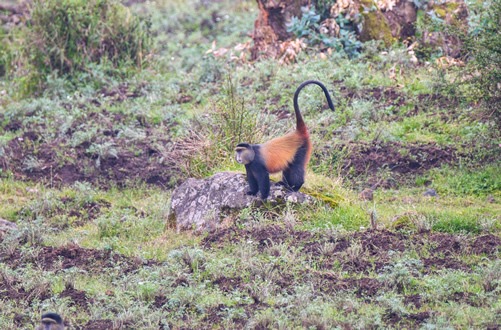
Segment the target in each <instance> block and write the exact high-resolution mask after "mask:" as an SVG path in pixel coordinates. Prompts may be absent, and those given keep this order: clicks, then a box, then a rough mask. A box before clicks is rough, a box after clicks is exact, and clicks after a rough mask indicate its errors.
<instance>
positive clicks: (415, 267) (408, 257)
mask: <svg viewBox="0 0 501 330" xmlns="http://www.w3.org/2000/svg"><path fill="white" fill-rule="evenodd" d="M131 13H136V14H138V15H140V16H151V22H152V26H151V29H152V33H153V34H152V48H153V50H152V55H151V58H148V66H147V67H144V68H143V69H142V70H134V69H131V68H130V67H128V66H127V65H125V64H120V65H119V67H118V68H116V70H115V71H113V72H111V71H110V67H109V66H107V65H105V64H102V63H101V64H89V66H88V70H85V72H81V73H79V74H78V75H77V76H75V77H72V79H66V78H65V77H63V76H56V75H49V76H48V77H47V80H46V82H45V88H44V89H43V92H41V93H40V94H39V95H35V94H32V95H30V96H28V97H25V98H23V99H20V98H19V97H18V96H19V94H18V93H19V89H20V88H21V87H22V85H23V83H26V84H28V81H26V82H23V81H17V83H16V84H14V83H13V81H12V80H11V77H5V76H4V77H0V92H1V91H5V93H3V92H2V93H0V165H1V166H3V167H5V168H7V169H6V170H2V171H1V172H0V218H2V219H5V220H8V221H12V222H15V223H16V224H17V226H18V227H19V228H18V230H17V231H12V232H6V233H5V235H4V234H3V233H2V235H1V236H0V309H1V310H2V313H1V314H0V328H2V329H4V328H5V329H12V328H16V327H20V328H23V329H33V328H34V324H36V322H37V320H38V319H39V316H40V314H41V313H42V312H45V311H48V310H51V311H56V312H59V313H61V314H62V315H63V316H64V318H65V320H66V321H67V322H68V323H69V324H71V326H70V327H77V326H78V327H84V326H85V325H88V326H90V325H92V322H96V321H98V320H101V321H106V322H108V323H107V324H108V327H112V326H115V327H116V328H134V329H158V328H172V329H179V328H183V327H189V328H193V329H197V328H203V327H206V326H207V324H210V326H212V327H213V328H215V329H222V328H242V327H244V325H246V326H247V327H249V328H281V329H299V328H301V329H303V328H316V329H321V328H345V327H348V328H392V327H393V328H419V327H422V328H487V327H488V326H494V325H496V324H497V323H499V322H498V320H497V319H496V317H497V314H498V312H499V309H500V300H499V297H498V296H499V288H500V285H501V283H500V282H499V278H500V273H499V269H500V268H501V267H500V266H501V265H500V264H499V257H500V254H499V246H498V247H497V248H496V247H495V245H496V241H495V240H496V239H499V238H500V237H501V236H500V234H501V227H500V223H501V217H500V214H501V170H500V164H499V161H498V160H497V157H496V155H497V154H499V141H501V140H500V134H499V130H497V129H496V128H497V126H496V125H497V123H496V121H495V118H493V117H489V116H488V115H485V113H486V112H485V111H487V110H486V109H487V108H484V106H485V105H483V104H482V103H467V102H464V100H462V101H461V100H459V98H457V97H456V96H455V95H454V94H448V93H447V90H445V91H444V89H443V88H440V87H443V86H442V85H441V84H443V83H444V79H448V76H447V75H446V76H444V73H443V72H442V71H441V70H442V69H437V68H436V67H435V66H434V65H433V64H431V65H419V66H415V65H413V64H411V62H410V60H409V56H408V54H407V50H406V49H405V47H399V46H397V45H396V46H395V47H394V48H393V49H389V50H388V51H386V52H381V51H380V50H378V49H377V47H376V46H375V45H373V44H367V45H366V50H365V53H363V54H362V56H361V58H360V59H358V60H349V59H347V58H344V57H342V56H339V55H338V54H333V55H331V56H327V59H320V58H319V57H318V56H317V54H316V52H315V51H314V50H311V49H310V50H309V51H308V52H303V53H302V54H300V55H299V57H298V60H297V62H296V63H292V64H290V65H278V64H277V62H276V61H275V60H271V59H268V60H264V59H263V60H259V61H256V62H245V61H244V63H241V62H236V61H233V60H231V59H230V57H228V56H223V57H215V56H214V55H213V54H210V53H207V50H209V49H210V48H211V45H212V43H213V42H215V45H216V46H215V47H216V49H219V48H226V49H228V50H229V51H230V52H234V53H235V54H236V52H237V51H236V50H235V49H234V47H235V46H236V45H237V44H240V43H245V42H248V41H250V40H251V39H250V37H249V36H248V33H249V31H252V29H253V24H254V20H255V16H256V15H257V6H256V4H255V2H253V1H250V0H249V1H247V0H246V1H229V0H228V1H226V0H225V1H217V2H210V3H207V4H205V5H204V6H201V5H200V3H199V1H195V0H190V1H187V2H186V1H180V0H176V1H163V2H162V1H160V2H158V3H155V4H149V5H148V6H145V5H143V4H141V3H137V4H134V5H133V6H132V7H131ZM16 37H19V38H22V34H20V35H19V36H16ZM18 41H23V40H18ZM247 55H248V54H247ZM2 63H3V62H2ZM110 72H111V73H113V74H110ZM28 78H29V77H28ZM307 79H318V80H320V81H323V82H324V83H325V84H326V85H327V86H328V89H329V91H330V92H331V95H332V96H333V99H334V102H335V105H336V110H335V111H334V112H332V111H330V110H328V109H327V107H326V105H325V99H324V96H323V93H322V92H321V90H320V89H318V88H316V87H311V88H310V87H308V88H306V89H304V90H303V91H302V93H301V96H300V99H299V103H300V108H301V110H302V113H303V114H304V118H305V121H306V123H307V124H308V127H309V128H310V134H311V138H312V141H313V144H314V154H313V157H312V159H311V161H310V164H309V169H308V174H307V178H306V183H305V185H304V187H303V188H302V192H305V193H308V194H311V195H312V196H314V197H315V198H316V199H317V201H316V202H314V203H312V204H308V205H289V204H287V205H282V206H278V207H262V208H247V209H244V210H240V211H238V212H236V214H234V216H233V218H232V219H231V220H232V221H234V224H233V226H232V227H231V228H230V229H228V230H227V231H224V230H222V229H221V230H220V231H218V232H217V233H216V234H215V235H211V234H202V235H197V234H195V233H192V232H176V230H175V229H173V228H170V227H167V226H166V223H167V219H168V215H169V207H170V197H171V195H172V191H173V187H175V186H176V184H178V183H179V182H180V181H182V180H184V179H186V178H188V177H197V178H204V177H207V176H209V175H212V174H214V173H216V172H220V171H228V170H229V171H239V172H243V171H244V167H243V166H241V165H239V164H237V163H236V162H235V161H234V159H233V147H234V145H235V144H236V143H238V142H244V141H247V142H252V143H260V142H263V141H266V140H267V139H270V138H273V137H276V136H279V135H282V134H284V133H286V132H288V131H291V130H292V129H293V128H294V120H293V117H287V118H282V117H281V116H282V115H283V114H284V113H285V112H289V113H290V114H291V115H292V110H293V106H292V97H293V93H294V91H295V88H296V86H297V85H298V84H299V83H301V82H302V81H304V80H307ZM28 87H29V86H28ZM281 118H282V119H281ZM30 136H31V137H34V138H33V139H31V138H29V137H30ZM15 143H19V145H20V146H22V150H23V152H24V153H23V154H22V158H20V159H19V166H23V167H24V168H25V169H26V170H28V169H30V170H31V171H32V172H31V173H35V174H37V173H40V172H37V171H41V170H42V169H43V168H44V166H45V161H46V160H47V158H45V154H46V153H47V148H48V146H53V149H50V150H52V151H54V153H53V154H50V156H51V157H50V159H51V160H56V164H57V166H56V167H63V166H65V165H73V166H80V168H82V169H83V172H84V173H86V174H89V173H90V174H92V173H94V174H95V173H98V175H101V176H102V177H103V178H104V182H103V181H101V182H99V183H100V184H98V183H95V184H90V183H85V182H74V183H70V184H67V185H59V184H58V182H59V181H58V180H57V179H58V177H56V176H55V174H52V175H50V174H49V175H47V176H45V177H44V178H43V179H41V178H39V177H37V176H35V175H34V176H32V177H31V178H30V179H25V180H21V179H20V178H19V177H18V176H17V174H16V173H17V172H16V171H15V170H17V169H15V168H13V167H9V166H12V162H13V160H14V159H15V156H18V155H16V154H6V152H8V151H9V150H10V149H9V148H10V147H11V146H12V145H14V144H15ZM429 143H431V144H432V145H433V146H436V147H437V148H440V150H443V151H444V152H447V151H448V150H453V151H454V152H451V153H450V155H451V160H450V162H449V163H447V164H445V163H442V160H440V161H438V162H437V164H434V165H433V166H430V169H427V168H425V169H422V170H421V169H420V170H419V171H416V172H412V171H411V172H409V173H404V174H402V175H401V176H396V175H395V173H393V172H392V171H391V169H390V168H389V166H388V165H387V164H386V165H384V166H383V165H382V166H381V167H380V168H377V169H375V170H374V173H370V171H366V172H367V173H355V171H354V170H351V171H350V170H349V168H350V166H352V165H353V163H350V162H354V161H356V160H357V159H360V157H365V158H361V159H362V160H364V159H368V158H370V157H375V155H374V154H371V155H368V154H364V155H360V154H358V150H359V149H357V147H358V146H360V145H363V146H370V147H373V151H374V152H375V151H377V148H378V147H379V146H389V147H392V148H395V149H392V150H396V151H397V154H398V155H399V156H400V157H401V161H403V160H406V159H414V158H416V157H417V159H420V161H422V162H426V161H427V160H426V159H425V158H424V157H421V156H422V155H413V154H411V151H410V150H411V148H410V146H426V145H428V144H429ZM449 148H450V149H449ZM360 150H361V149H360ZM77 151H81V153H77ZM148 153H152V154H154V155H157V156H158V157H156V158H154V160H155V162H154V164H151V163H149V162H148V161H145V162H144V163H140V166H138V173H141V172H144V171H146V170H144V169H143V166H144V168H147V167H146V166H153V165H157V166H158V167H156V168H157V169H158V168H161V169H167V170H169V171H172V172H175V176H174V177H173V178H172V179H171V183H170V184H159V185H157V186H155V185H149V184H146V183H144V182H141V181H144V180H142V179H138V178H136V177H134V178H131V180H130V181H127V180H125V181H121V182H114V181H113V179H109V178H108V177H107V176H106V175H108V174H109V173H108V172H105V171H103V172H99V169H101V168H102V167H103V166H104V164H105V163H106V161H110V159H111V160H116V161H117V162H118V161H122V160H131V159H135V157H141V156H143V155H145V154H148ZM448 155H449V154H448ZM76 156H79V157H76ZM376 156H379V157H384V156H385V155H382V154H377V155H376ZM127 157H129V158H127ZM357 157H358V158H357ZM413 157H414V158H413ZM419 157H421V158H419ZM402 159H403V160H402ZM16 164H17V163H16ZM120 166H122V165H117V167H120ZM345 166H347V167H345ZM352 168H353V167H352ZM376 174H377V175H376ZM371 175H375V176H371ZM274 179H277V178H276V177H274ZM177 180H179V181H177ZM374 184H377V185H378V188H377V189H376V190H375V191H374V200H372V201H363V200H361V199H360V197H359V193H360V191H361V190H362V189H364V188H367V187H371V186H373V185H374ZM427 189H434V190H435V191H436V192H437V196H435V197H428V196H424V195H423V193H424V192H425V191H426V190H427ZM371 217H372V223H371ZM373 226H376V227H377V228H378V229H379V230H377V231H374V230H372V229H373V228H372V227H373ZM218 235H219V236H218ZM482 240H486V241H485V242H484V241H482ZM458 246H459V247H458ZM491 246H494V250H492V251H491V250H489V249H488V248H489V247H491ZM54 249H63V250H64V249H67V250H64V251H66V252H64V253H65V254H64V255H63V252H60V253H59V254H56V258H55V260H46V261H45V262H43V260H45V259H44V258H46V257H49V256H51V251H52V253H54ZM72 249H73V250H72ZM71 251H73V252H71ZM84 253H89V254H91V255H92V256H91V257H87V258H84V259H83V260H79V263H77V264H76V265H74V266H71V265H69V264H65V263H68V262H69V261H71V260H74V259H75V260H77V259H78V256H79V254H84ZM108 253H109V254H108ZM87 261H89V262H88V263H87ZM63 265H66V267H63ZM75 292H76V293H75ZM10 293H15V294H13V295H10ZM16 294H17V295H16ZM77 294H79V295H80V296H83V295H85V299H86V300H87V301H89V303H88V304H87V303H86V302H85V301H80V300H79V299H77V298H78V297H75V295H77ZM413 301H414V302H413ZM416 301H417V302H416ZM423 315H424V316H426V317H424V316H423ZM420 318H423V319H422V320H420ZM416 320H420V321H416Z"/></svg>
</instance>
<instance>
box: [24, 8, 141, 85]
mask: <svg viewBox="0 0 501 330" xmlns="http://www.w3.org/2000/svg"><path fill="white" fill-rule="evenodd" d="M149 27H150V24H149V22H148V21H146V20H141V19H139V18H138V17H136V16H135V15H133V14H132V13H131V12H130V10H129V9H128V8H126V7H124V6H123V5H122V4H121V3H120V1H118V0H91V1H83V0H63V1H60V0H48V1H41V0H37V1H34V2H33V5H32V7H31V19H30V21H29V24H27V26H26V32H25V33H26V45H27V47H25V49H24V54H23V56H24V57H25V63H24V64H25V67H24V68H23V69H24V70H28V71H30V75H31V76H30V78H29V79H28V81H26V82H24V83H23V84H22V85H24V86H26V90H27V91H30V90H33V89H36V88H40V87H41V86H42V85H43V84H44V83H45V80H46V79H47V77H48V76H49V75H50V74H52V73H54V72H57V73H58V74H59V75H66V74H70V75H71V74H74V73H76V72H86V71H88V70H90V64H91V63H95V64H101V65H105V66H106V67H108V68H109V69H110V70H114V69H117V68H120V67H121V66H123V65H125V66H134V67H137V68H141V67H142V66H143V65H144V64H145V63H146V60H147V55H148V53H149V48H150V44H151V40H150V32H149ZM19 70H20V69H18V71H17V72H16V75H17V76H18V77H20V75H22V73H23V72H24V71H23V72H21V71H19ZM111 72H112V71H110V72H108V74H110V73H111Z"/></svg>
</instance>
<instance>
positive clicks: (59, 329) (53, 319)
mask: <svg viewBox="0 0 501 330" xmlns="http://www.w3.org/2000/svg"><path fill="white" fill-rule="evenodd" d="M37 329H38V330H64V324H63V319H62V318H61V316H59V314H57V313H45V314H43V315H42V324H41V325H40V326H39V327H38V328H37Z"/></svg>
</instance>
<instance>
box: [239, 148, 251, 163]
mask: <svg viewBox="0 0 501 330" xmlns="http://www.w3.org/2000/svg"><path fill="white" fill-rule="evenodd" d="M235 159H236V161H237V162H238V163H239V164H243V165H247V164H249V163H250V162H252V161H253V160H254V150H252V149H247V148H237V149H235Z"/></svg>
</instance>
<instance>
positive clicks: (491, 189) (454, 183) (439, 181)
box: [429, 164, 501, 196]
mask: <svg viewBox="0 0 501 330" xmlns="http://www.w3.org/2000/svg"><path fill="white" fill-rule="evenodd" d="M429 179H431V180H433V183H434V186H435V187H437V188H438V191H439V192H440V193H443V194H447V195H457V196H468V195H476V196H485V195H489V194H498V195H499V194H501V170H500V166H499V164H497V165H496V164H493V165H488V166H485V167H479V168H472V169H470V168H459V169H454V168H451V167H449V166H445V167H443V168H442V169H439V170H435V171H432V172H431V173H430V175H429Z"/></svg>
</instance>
